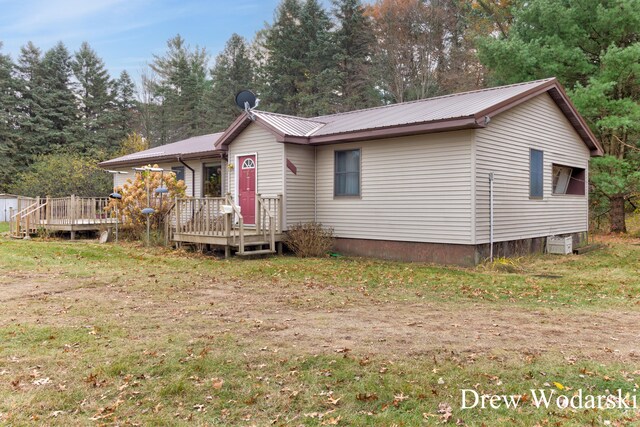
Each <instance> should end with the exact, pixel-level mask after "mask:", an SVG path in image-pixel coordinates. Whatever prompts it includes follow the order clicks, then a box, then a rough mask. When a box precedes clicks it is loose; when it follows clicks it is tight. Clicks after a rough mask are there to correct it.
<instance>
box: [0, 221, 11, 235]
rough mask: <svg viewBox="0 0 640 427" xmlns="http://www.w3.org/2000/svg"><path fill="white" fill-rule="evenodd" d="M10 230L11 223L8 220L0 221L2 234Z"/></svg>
mask: <svg viewBox="0 0 640 427" xmlns="http://www.w3.org/2000/svg"><path fill="white" fill-rule="evenodd" d="M7 231H9V223H8V222H0V234H1V233H6V232H7Z"/></svg>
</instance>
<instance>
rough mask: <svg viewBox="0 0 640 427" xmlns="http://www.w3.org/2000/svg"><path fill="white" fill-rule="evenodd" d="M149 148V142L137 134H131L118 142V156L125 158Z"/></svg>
mask: <svg viewBox="0 0 640 427" xmlns="http://www.w3.org/2000/svg"><path fill="white" fill-rule="evenodd" d="M148 148H149V140H147V139H146V138H145V137H144V136H142V135H140V134H139V133H137V132H131V133H130V134H128V135H127V137H126V138H124V139H123V140H122V141H120V150H119V151H118V155H119V156H126V155H127V154H133V153H137V152H138V151H144V150H147V149H148Z"/></svg>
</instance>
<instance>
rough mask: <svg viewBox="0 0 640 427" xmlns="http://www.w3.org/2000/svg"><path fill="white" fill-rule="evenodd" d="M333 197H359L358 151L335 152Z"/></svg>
mask: <svg viewBox="0 0 640 427" xmlns="http://www.w3.org/2000/svg"><path fill="white" fill-rule="evenodd" d="M334 168H335V169H334V172H335V174H334V195H336V196H359V195H360V150H344V151H336V152H335V166H334Z"/></svg>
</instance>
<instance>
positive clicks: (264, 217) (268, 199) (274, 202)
mask: <svg viewBox="0 0 640 427" xmlns="http://www.w3.org/2000/svg"><path fill="white" fill-rule="evenodd" d="M257 205H258V206H257V210H258V215H257V216H256V233H257V234H261V235H262V236H263V237H264V240H265V241H268V242H269V248H270V249H271V250H272V251H275V249H276V233H281V232H282V224H281V222H282V220H281V219H282V215H281V212H282V196H264V197H263V196H262V195H260V194H258V197H257Z"/></svg>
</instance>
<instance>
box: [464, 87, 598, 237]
mask: <svg viewBox="0 0 640 427" xmlns="http://www.w3.org/2000/svg"><path fill="white" fill-rule="evenodd" d="M474 141H475V143H474V155H475V170H476V172H475V173H476V180H475V181H476V207H475V210H476V218H477V223H476V243H487V242H489V173H490V172H494V176H495V181H494V240H495V241H508V240H517V239H526V238H530V237H541V236H549V235H555V234H563V233H572V232H579V231H586V230H587V228H588V197H587V196H586V195H585V196H575V195H553V194H552V172H551V169H552V164H553V163H557V164H562V165H567V166H574V167H579V168H584V169H585V170H586V169H587V168H588V164H589V149H588V148H587V147H586V145H585V144H584V142H583V141H582V140H581V139H580V137H579V136H578V134H577V133H576V132H575V130H574V129H573V127H572V126H571V124H570V123H569V121H568V120H567V119H566V117H565V116H564V115H563V114H562V112H561V111H560V109H559V108H558V107H557V105H556V104H555V102H554V101H553V100H552V99H551V97H550V96H549V95H547V94H546V93H545V94H542V95H540V96H537V97H535V98H533V99H532V100H530V101H528V102H525V103H524V104H522V105H520V106H518V107H515V108H513V109H511V110H508V111H506V112H505V113H502V114H500V115H498V116H496V117H494V118H493V119H492V120H491V122H490V123H489V125H488V126H487V127H486V128H484V129H479V130H477V131H476V134H475V138H474ZM531 148H534V149H538V150H542V151H543V152H544V159H543V160H544V188H543V191H544V196H543V198H542V199H530V198H529V150H530V149H531ZM587 179H588V178H587Z"/></svg>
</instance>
